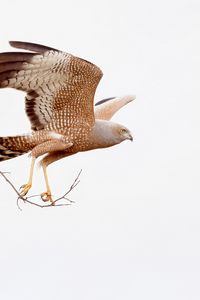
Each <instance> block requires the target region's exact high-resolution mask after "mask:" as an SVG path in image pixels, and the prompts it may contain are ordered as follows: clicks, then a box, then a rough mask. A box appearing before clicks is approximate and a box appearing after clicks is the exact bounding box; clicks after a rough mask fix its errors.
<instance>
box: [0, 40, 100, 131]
mask: <svg viewBox="0 0 200 300" xmlns="http://www.w3.org/2000/svg"><path fill="white" fill-rule="evenodd" d="M10 44H11V45H12V46H14V47H17V48H23V49H27V50H31V51H37V52H36V53H28V52H27V53H26V52H10V53H0V88H5V87H11V88H15V89H18V90H21V91H25V92H26V93H27V96H26V101H25V105H26V113H27V115H28V117H29V119H30V122H31V125H32V129H34V130H40V129H43V128H45V127H46V126H47V125H48V124H49V123H51V122H54V123H55V121H56V120H59V118H60V116H61V115H62V117H63V116H67V118H68V121H67V124H68V126H71V124H72V122H75V120H79V119H84V120H85V121H86V122H87V124H89V125H90V126H92V124H93V123H94V107H93V99H94V94H95V91H96V87H97V85H98V83H99V81H100V79H101V77H102V72H101V70H100V69H99V68H98V67H97V66H95V65H93V64H92V63H90V62H87V61H85V60H83V59H81V58H78V57H75V56H73V55H71V54H68V53H65V52H61V51H58V50H55V49H53V50H52V48H50V47H46V46H42V45H37V44H32V43H25V42H10Z"/></svg>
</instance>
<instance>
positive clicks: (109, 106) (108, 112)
mask: <svg viewBox="0 0 200 300" xmlns="http://www.w3.org/2000/svg"><path fill="white" fill-rule="evenodd" d="M135 98H136V97H135V96H124V97H112V98H107V99H103V100H100V101H98V102H97V103H96V104H95V110H94V114H95V119H100V120H110V119H111V118H112V116H113V115H114V114H115V113H116V112H117V111H118V110H119V109H120V108H122V107H123V106H124V105H126V104H128V103H129V102H131V101H133V100H134V99H135Z"/></svg>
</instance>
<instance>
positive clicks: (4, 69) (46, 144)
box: [0, 41, 135, 202]
mask: <svg viewBox="0 0 200 300" xmlns="http://www.w3.org/2000/svg"><path fill="white" fill-rule="evenodd" d="M10 45H11V46H13V47H15V48H19V49H24V50H28V51H30V52H28V51H24V52H20V51H18V52H4V53H0V88H7V87H9V88H14V89H17V90H20V91H24V92H26V97H25V111H26V114H27V116H28V118H29V120H30V123H31V133H30V134H26V135H18V136H6V137H0V161H3V160H7V159H10V158H14V157H17V156H19V155H22V154H24V153H27V152H30V153H31V157H32V160H31V168H30V174H29V179H28V182H27V184H24V185H23V186H22V190H21V196H25V195H26V194H27V192H28V191H29V189H30V188H31V186H32V177H33V171H34V164H35V161H36V159H37V158H38V157H39V156H41V155H44V154H45V156H44V157H43V159H42V160H41V166H42V168H43V172H44V178H45V184H46V192H44V193H42V194H41V197H42V199H43V200H44V201H51V202H53V200H52V193H51V189H50V185H49V182H48V177H47V166H48V165H49V164H51V163H53V162H55V161H57V160H59V159H61V158H64V157H67V156H69V155H72V154H75V153H77V152H81V151H88V150H92V149H97V148H106V147H110V146H113V145H116V144H119V143H121V142H123V141H124V140H131V141H132V140H133V137H132V135H131V132H130V131H129V130H128V129H127V128H126V127H124V126H123V125H120V124H117V123H114V122H112V121H110V119H111V118H112V116H113V115H114V114H115V113H116V112H117V111H118V110H119V109H120V108H121V107H122V106H124V105H125V104H127V103H129V102H130V101H132V100H134V99H135V96H124V97H121V98H120V97H114V98H109V99H105V100H101V101H99V102H97V103H96V104H95V106H94V95H95V91H96V88H97V85H98V83H99V81H100V79H101V77H102V75H103V73H102V71H101V70H100V69H99V68H98V67H97V66H96V65H94V64H92V63H90V62H88V61H87V60H84V59H81V58H79V57H76V56H73V55H71V54H68V53H65V52H62V51H60V50H57V49H54V48H50V47H47V46H43V45H38V44H33V43H27V42H18V41H12V42H10Z"/></svg>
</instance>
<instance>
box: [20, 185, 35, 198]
mask: <svg viewBox="0 0 200 300" xmlns="http://www.w3.org/2000/svg"><path fill="white" fill-rule="evenodd" d="M31 186H32V184H31V183H27V184H23V185H22V186H21V188H20V189H22V191H21V192H20V195H21V196H22V197H24V196H26V194H27V193H28V191H29V190H30V188H31Z"/></svg>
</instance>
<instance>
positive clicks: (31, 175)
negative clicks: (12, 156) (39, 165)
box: [20, 157, 36, 197]
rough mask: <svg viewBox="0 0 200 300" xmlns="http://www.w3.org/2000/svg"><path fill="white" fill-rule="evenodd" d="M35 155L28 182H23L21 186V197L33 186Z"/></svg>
mask: <svg viewBox="0 0 200 300" xmlns="http://www.w3.org/2000/svg"><path fill="white" fill-rule="evenodd" d="M35 160H36V158H35V157H32V161H31V168H30V173H29V179H28V182H27V183H26V184H23V185H22V186H21V189H22V191H21V192H20V195H21V197H24V196H25V195H26V194H27V193H28V191H29V190H30V188H31V186H32V180H33V170H34V165H35Z"/></svg>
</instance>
